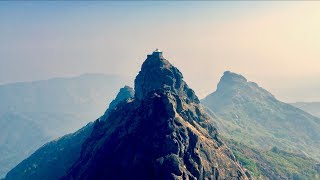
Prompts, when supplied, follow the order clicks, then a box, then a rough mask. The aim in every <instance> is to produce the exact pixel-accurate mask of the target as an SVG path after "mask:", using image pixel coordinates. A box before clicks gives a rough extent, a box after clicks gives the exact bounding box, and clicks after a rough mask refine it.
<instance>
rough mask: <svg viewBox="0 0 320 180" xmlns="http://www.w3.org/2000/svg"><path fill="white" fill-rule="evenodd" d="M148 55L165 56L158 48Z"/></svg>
mask: <svg viewBox="0 0 320 180" xmlns="http://www.w3.org/2000/svg"><path fill="white" fill-rule="evenodd" d="M148 57H159V58H163V56H162V51H160V50H159V49H158V48H157V49H156V50H154V51H153V53H152V54H151V55H148Z"/></svg>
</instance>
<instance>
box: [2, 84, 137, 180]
mask: <svg viewBox="0 0 320 180" xmlns="http://www.w3.org/2000/svg"><path fill="white" fill-rule="evenodd" d="M133 96H134V91H133V89H132V88H131V87H129V86H125V87H123V88H121V89H120V91H119V93H118V94H117V96H116V98H115V99H114V100H113V101H112V102H111V103H110V105H109V108H108V109H107V110H106V113H105V114H104V116H102V117H101V118H100V119H103V117H107V114H108V112H110V111H112V109H114V108H116V106H117V104H118V103H120V102H121V101H124V100H126V99H130V98H132V97H133ZM97 122H98V121H95V122H94V123H93V122H91V123H89V124H87V125H86V126H85V127H83V128H81V129H80V130H78V131H76V132H75V133H71V134H68V135H65V136H63V137H61V138H59V139H57V140H54V141H51V142H49V143H47V144H45V145H43V146H42V147H41V148H39V149H38V150H37V151H36V152H34V153H33V154H32V155H31V156H30V157H28V158H27V159H25V160H24V161H22V162H21V163H19V164H18V165H17V166H16V167H14V168H13V169H12V170H11V171H10V172H9V173H8V174H7V176H6V179H12V180H20V179H21V180H26V179H30V180H31V179H33V180H34V179H46V180H50V179H52V180H54V179H59V178H60V177H62V176H64V175H66V172H67V171H68V170H69V169H70V168H71V166H72V165H73V164H74V163H75V161H76V160H77V159H78V158H79V157H80V152H81V147H82V144H83V143H84V142H85V140H86V139H87V138H88V137H89V136H90V134H91V132H92V129H93V127H94V126H95V125H96V124H97Z"/></svg>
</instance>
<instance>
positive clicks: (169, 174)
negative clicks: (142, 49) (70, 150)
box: [63, 51, 247, 179]
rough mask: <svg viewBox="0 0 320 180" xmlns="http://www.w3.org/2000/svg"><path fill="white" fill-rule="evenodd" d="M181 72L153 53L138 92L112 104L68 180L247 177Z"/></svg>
mask: <svg viewBox="0 0 320 180" xmlns="http://www.w3.org/2000/svg"><path fill="white" fill-rule="evenodd" d="M212 122H213V121H212V119H211V118H210V116H209V115H208V114H206V112H205V111H204V110H203V108H202V107H201V105H200V104H199V100H198V98H197V96H196V95H195V93H194V91H193V90H192V89H190V88H189V87H188V86H187V84H186V83H185V82H184V81H183V76H182V74H181V72H180V71H179V70H178V69H177V68H176V67H174V66H173V65H172V64H170V63H169V61H167V60H166V59H165V58H164V57H163V56H162V53H161V52H160V51H155V52H154V53H152V54H151V55H148V57H147V60H146V61H145V62H144V63H143V65H142V67H141V71H140V72H139V74H138V75H137V77H136V79H135V97H134V98H133V99H132V100H130V101H122V103H119V104H118V105H117V106H116V108H113V109H112V110H111V111H110V112H109V114H108V116H107V117H106V120H105V121H99V122H97V123H96V125H95V126H94V129H93V131H92V133H91V135H90V137H89V138H88V139H87V141H86V142H85V143H84V144H83V146H82V152H81V157H80V158H79V159H78V160H77V161H76V162H75V164H74V165H73V167H71V169H70V170H69V171H68V172H67V175H66V176H65V177H64V178H63V179H114V178H116V179H247V175H246V172H245V169H243V168H242V167H241V166H240V165H239V163H238V161H237V160H236V159H235V156H234V155H233V154H232V152H231V151H230V150H229V148H228V147H227V146H226V145H225V144H224V142H223V141H222V140H221V138H220V137H219V134H218V132H217V130H216V128H215V127H214V125H213V123H212Z"/></svg>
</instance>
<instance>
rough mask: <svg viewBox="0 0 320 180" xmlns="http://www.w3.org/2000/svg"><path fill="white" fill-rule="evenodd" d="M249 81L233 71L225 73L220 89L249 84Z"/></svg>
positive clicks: (219, 85)
mask: <svg viewBox="0 0 320 180" xmlns="http://www.w3.org/2000/svg"><path fill="white" fill-rule="evenodd" d="M247 82H248V81H247V79H246V78H245V77H243V76H242V75H240V74H237V73H233V72H231V71H225V72H224V73H223V76H222V77H221V79H220V82H219V84H218V89H224V88H225V86H233V85H237V84H245V83H247Z"/></svg>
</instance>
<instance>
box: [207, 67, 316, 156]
mask: <svg viewBox="0 0 320 180" xmlns="http://www.w3.org/2000/svg"><path fill="white" fill-rule="evenodd" d="M201 102H202V103H203V104H204V105H205V106H207V107H209V109H210V110H211V112H212V114H214V115H215V116H216V117H217V118H216V119H215V123H216V124H217V126H218V127H219V130H220V131H221V133H222V134H223V135H224V136H226V138H232V139H235V140H237V141H239V142H242V143H245V144H246V145H249V146H253V147H255V148H258V149H270V148H272V147H273V146H277V147H279V148H280V149H283V150H286V151H289V152H294V153H302V154H305V155H307V156H309V157H312V158H314V159H317V160H319V159H320V156H319V154H320V134H319V132H320V119H319V118H316V117H314V116H312V115H310V114H308V113H306V112H304V111H302V110H300V109H298V108H296V107H293V106H291V105H289V104H286V103H283V102H281V101H279V100H277V99H276V98H275V97H274V96H273V95H272V94H271V93H269V92H268V91H266V90H265V89H263V88H261V87H259V86H258V85H257V84H256V83H254V82H249V81H247V79H246V78H244V77H243V76H241V75H239V74H236V73H232V72H229V71H227V72H225V73H224V75H223V76H222V78H221V80H220V82H219V84H218V86H217V90H216V91H215V92H214V93H212V94H210V95H208V96H207V97H206V98H205V99H203V100H202V101H201Z"/></svg>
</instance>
